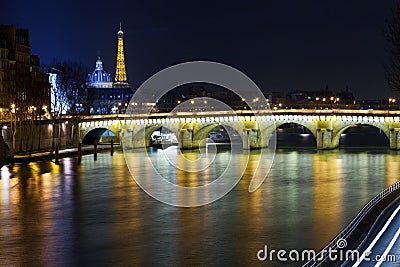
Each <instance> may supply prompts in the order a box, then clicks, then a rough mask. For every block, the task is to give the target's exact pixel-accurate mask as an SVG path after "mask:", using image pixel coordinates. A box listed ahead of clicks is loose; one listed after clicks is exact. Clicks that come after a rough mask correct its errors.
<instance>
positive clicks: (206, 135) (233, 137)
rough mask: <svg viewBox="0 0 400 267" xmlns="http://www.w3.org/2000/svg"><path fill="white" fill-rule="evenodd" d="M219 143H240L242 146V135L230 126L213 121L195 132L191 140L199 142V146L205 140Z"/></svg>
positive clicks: (203, 143)
mask: <svg viewBox="0 0 400 267" xmlns="http://www.w3.org/2000/svg"><path fill="white" fill-rule="evenodd" d="M209 139H211V140H212V142H214V143H220V144H232V145H238V146H239V145H240V146H241V147H243V137H242V135H241V134H240V133H239V132H238V129H235V128H234V127H232V126H229V125H227V124H224V123H213V124H209V125H207V126H205V127H203V128H201V129H200V130H199V131H198V132H197V134H196V135H195V136H194V137H193V141H194V142H195V143H196V142H197V143H198V144H199V146H204V145H205V144H206V142H205V140H207V142H211V140H209Z"/></svg>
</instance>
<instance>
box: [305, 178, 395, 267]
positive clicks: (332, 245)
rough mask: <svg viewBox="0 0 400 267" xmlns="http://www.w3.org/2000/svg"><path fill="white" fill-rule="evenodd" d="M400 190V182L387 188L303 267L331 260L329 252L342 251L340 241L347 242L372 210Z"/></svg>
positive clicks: (312, 266)
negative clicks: (339, 245)
mask: <svg viewBox="0 0 400 267" xmlns="http://www.w3.org/2000/svg"><path fill="white" fill-rule="evenodd" d="M398 189H400V180H399V181H397V182H396V183H394V184H392V185H391V186H389V187H387V188H386V189H385V190H383V191H382V192H380V193H379V194H377V195H376V196H375V197H374V198H372V199H371V200H370V201H369V202H368V203H367V204H366V205H365V206H364V207H363V208H362V209H361V210H360V211H359V213H358V214H357V216H356V217H355V218H354V219H353V220H352V221H351V222H350V223H349V224H348V225H347V226H346V227H345V228H344V229H343V230H342V231H341V232H340V233H339V234H338V235H337V236H336V237H335V238H333V239H332V240H331V241H330V242H329V243H328V244H327V245H326V246H325V247H324V248H322V249H321V251H320V252H319V253H318V254H316V256H315V257H314V258H313V259H311V260H310V261H308V262H307V263H306V264H304V265H303V267H314V266H321V265H322V264H323V263H324V262H326V261H327V259H328V258H329V251H334V250H338V249H341V248H342V247H338V242H339V241H340V240H343V239H344V240H347V238H348V237H349V236H350V235H351V234H352V233H353V232H354V230H355V229H356V228H357V227H358V226H359V225H360V222H361V221H362V220H363V219H364V218H366V216H367V215H369V214H370V211H371V210H372V208H374V207H375V206H376V205H377V204H378V203H380V202H381V201H382V200H383V199H385V198H386V197H388V196H389V195H390V194H392V193H393V192H394V191H396V190H398Z"/></svg>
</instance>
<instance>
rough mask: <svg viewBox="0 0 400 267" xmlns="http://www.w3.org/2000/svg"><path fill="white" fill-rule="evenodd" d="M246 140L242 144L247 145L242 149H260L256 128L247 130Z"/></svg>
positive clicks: (258, 133)
mask: <svg viewBox="0 0 400 267" xmlns="http://www.w3.org/2000/svg"><path fill="white" fill-rule="evenodd" d="M246 133H247V142H244V146H246V145H247V146H248V147H243V148H244V149H248V148H250V149H260V148H261V138H260V132H259V131H258V129H251V130H247V131H246Z"/></svg>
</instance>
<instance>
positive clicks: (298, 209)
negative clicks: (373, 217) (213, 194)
mask: <svg viewBox="0 0 400 267" xmlns="http://www.w3.org/2000/svg"><path fill="white" fill-rule="evenodd" d="M278 144H279V142H278ZM192 153H195V152H192ZM229 153H230V152H229V151H223V152H220V153H218V154H217V157H216V161H217V162H222V163H224V160H226V158H229V157H227V156H229ZM252 153H253V152H252ZM149 155H150V156H151V157H157V155H158V152H157V151H156V150H151V151H150V152H149ZM143 156H145V155H143ZM252 156H256V154H255V155H251V157H252ZM399 161H400V155H399V154H398V153H397V152H393V151H389V150H387V149H376V148H369V149H355V150H344V149H337V150H332V151H317V150H314V149H300V148H297V149H278V150H277V151H276V154H275V160H274V163H273V165H272V170H271V172H270V174H269V176H268V178H267V179H266V181H265V182H264V183H263V184H262V186H261V187H260V189H259V190H257V191H256V192H253V193H249V192H248V186H249V182H250V180H251V177H249V176H247V175H246V173H247V171H246V173H245V175H244V177H243V178H242V179H241V180H240V182H239V183H238V184H237V186H236V187H235V188H234V189H233V190H232V191H231V192H230V193H229V194H228V195H226V196H225V197H223V198H222V199H221V200H219V201H217V202H214V203H212V204H209V205H206V206H202V207H196V208H177V207H172V206H168V205H166V204H163V203H161V202H158V201H156V200H154V199H153V198H151V197H150V196H148V195H147V194H146V193H145V192H144V191H142V190H141V188H140V187H138V185H136V183H135V181H134V180H133V178H132V177H131V175H130V172H129V170H128V168H127V167H126V164H125V160H124V155H123V154H122V152H116V153H115V154H114V156H110V155H109V154H108V153H104V154H99V156H98V160H97V161H94V160H93V156H92V155H88V156H84V157H83V159H82V162H81V164H80V165H78V164H77V160H76V159H75V158H64V159H62V160H61V163H60V165H55V164H54V163H53V162H51V161H40V162H32V163H29V164H14V165H11V166H5V167H3V168H2V169H1V180H0V190H1V191H0V265H1V266H25V265H29V266H31V265H46V266H77V265H79V266H84V265H85V266H87V265H96V266H104V265H106V266H109V265H113V266H279V265H286V266H289V265H290V266H297V265H301V263H300V262H286V263H284V262H279V261H277V260H275V261H274V262H270V261H264V262H260V261H259V260H258V259H257V252H258V251H259V250H260V249H262V248H264V246H265V245H267V246H268V249H275V250H278V249H285V250H287V251H289V250H292V249H297V250H301V249H315V250H318V249H320V248H321V247H322V246H323V245H325V244H326V243H327V242H328V241H329V240H330V239H331V238H333V237H334V236H335V235H336V234H337V233H338V232H339V231H340V230H341V229H342V228H343V227H345V226H346V224H347V223H348V222H349V221H350V220H351V219H352V218H353V217H354V216H355V215H356V213H357V212H358V211H359V210H360V209H361V208H362V207H363V205H364V204H366V203H367V202H368V201H369V199H371V198H372V197H373V196H374V195H375V194H377V193H379V192H380V191H381V190H383V189H384V188H385V187H387V186H389V185H390V184H392V183H394V182H395V181H397V179H398V174H399V171H400V170H399V168H400V164H399ZM249 168H252V166H251V165H249ZM190 179H194V180H196V179H199V180H204V179H206V177H196V175H195V174H194V176H193V175H192V176H191V177H190Z"/></svg>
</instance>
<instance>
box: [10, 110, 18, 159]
mask: <svg viewBox="0 0 400 267" xmlns="http://www.w3.org/2000/svg"><path fill="white" fill-rule="evenodd" d="M15 111H16V109H15V104H11V133H12V149H13V153H15V132H16V129H15V128H16V127H17V118H16V115H15ZM13 114H14V116H13ZM14 120H15V123H13V122H14Z"/></svg>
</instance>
